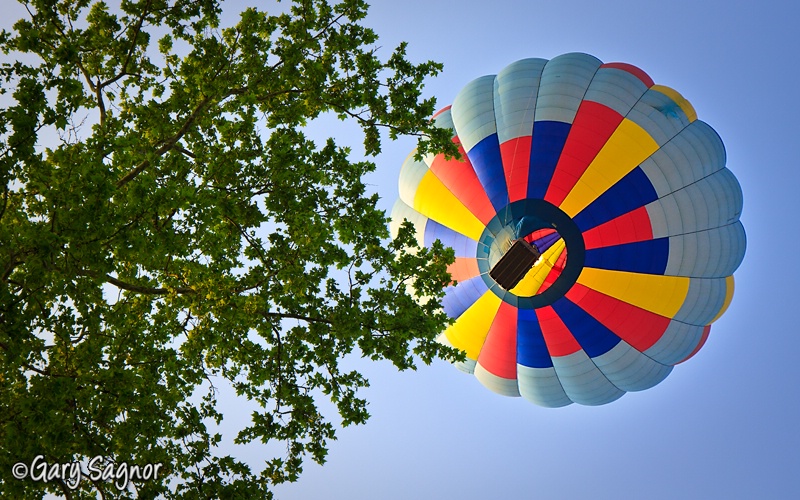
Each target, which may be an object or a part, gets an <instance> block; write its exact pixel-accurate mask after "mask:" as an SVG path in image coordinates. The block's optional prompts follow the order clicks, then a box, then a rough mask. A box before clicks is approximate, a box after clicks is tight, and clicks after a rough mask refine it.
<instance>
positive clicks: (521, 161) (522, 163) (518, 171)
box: [500, 135, 531, 203]
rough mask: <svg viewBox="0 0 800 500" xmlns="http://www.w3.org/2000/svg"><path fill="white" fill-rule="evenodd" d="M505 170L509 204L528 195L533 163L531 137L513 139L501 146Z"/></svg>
mask: <svg viewBox="0 0 800 500" xmlns="http://www.w3.org/2000/svg"><path fill="white" fill-rule="evenodd" d="M500 156H501V157H502V159H503V170H504V171H505V174H506V186H508V198H509V203H510V202H513V201H517V200H522V199H524V198H525V196H526V195H527V194H528V170H529V167H530V161H531V136H529V135H526V136H523V137H518V138H516V139H511V140H508V141H506V142H504V143H503V144H501V145H500Z"/></svg>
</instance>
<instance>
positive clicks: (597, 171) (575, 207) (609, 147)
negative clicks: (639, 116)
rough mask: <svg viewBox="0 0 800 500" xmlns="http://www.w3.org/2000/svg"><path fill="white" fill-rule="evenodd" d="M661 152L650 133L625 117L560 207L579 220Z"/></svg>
mask: <svg viewBox="0 0 800 500" xmlns="http://www.w3.org/2000/svg"><path fill="white" fill-rule="evenodd" d="M657 149H658V143H656V141H655V140H653V138H652V137H650V134H648V133H647V132H646V131H645V130H644V129H643V128H642V127H640V126H639V125H637V124H636V123H634V122H633V121H631V120H629V119H627V118H625V119H624V120H622V123H620V124H619V127H617V129H616V130H615V131H614V133H613V134H612V135H611V137H610V138H609V139H608V142H606V143H605V145H604V146H603V148H602V149H601V150H600V152H599V153H597V156H596V157H595V158H594V160H592V163H591V164H590V165H589V166H588V167H587V168H586V171H585V172H584V173H583V175H582V176H581V178H580V179H579V180H578V182H577V184H575V187H573V188H572V191H570V192H569V194H568V195H567V197H566V198H565V199H564V201H563V202H562V203H561V206H560V207H559V208H561V210H563V211H564V212H566V214H567V215H569V216H570V217H575V216H576V215H578V214H579V213H580V211H581V210H583V209H584V208H586V207H587V206H588V205H589V204H590V203H592V202H593V201H594V200H595V199H597V197H599V196H600V195H601V194H603V193H605V192H606V190H608V188H610V187H611V186H613V185H614V184H616V183H617V182H619V180H620V179H622V178H623V177H625V176H626V175H628V174H629V173H630V172H631V171H632V170H633V169H634V168H636V167H638V166H639V164H641V163H642V162H643V161H644V160H646V159H647V158H648V157H649V156H650V155H651V154H653V153H654V152H655V151H656V150H657Z"/></svg>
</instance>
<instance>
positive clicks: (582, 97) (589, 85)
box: [542, 59, 608, 219]
mask: <svg viewBox="0 0 800 500" xmlns="http://www.w3.org/2000/svg"><path fill="white" fill-rule="evenodd" d="M551 60H552V59H551ZM601 67H603V61H600V64H599V65H598V66H597V68H596V69H595V70H594V73H592V77H591V78H589V83H588V84H587V85H586V88H585V89H583V95H582V96H581V99H580V102H579V103H578V107H577V109H575V115H574V116H573V117H572V121H571V122H570V123H569V132H568V133H567V137H566V138H565V139H564V145H563V146H562V147H561V153H559V155H558V161H556V165H555V167H554V168H553V175H551V176H550V181H549V182H548V183H547V189H545V192H544V195H543V197H542V199H544V200H546V199H547V193H548V191H549V190H550V185H551V184H552V183H553V178H554V177H555V175H556V172H558V164H559V163H561V155H562V154H563V153H564V148H565V147H566V145H567V143H568V142H569V137H570V136H571V135H572V133H573V132H574V131H575V129H574V127H573V126H572V125H574V124H575V118H577V117H578V111H580V109H581V104H583V101H584V100H585V99H586V93H587V92H589V87H591V86H592V82H593V81H594V77H595V76H597V72H598V71H600V68H601ZM543 73H544V72H543ZM606 142H608V140H607V139H606ZM603 144H604V145H605V143H603ZM601 149H602V148H601ZM598 152H599V150H598ZM595 156H597V153H595ZM590 164H591V162H590ZM582 176H583V175H582V174H581V177H582ZM578 180H580V179H578ZM576 184H577V182H576V183H575V184H573V186H572V189H575V185H576ZM570 192H571V191H570ZM568 194H569V193H567V195H568ZM564 199H566V196H565V197H564ZM564 199H562V200H561V203H563V202H564ZM561 203H559V204H558V205H556V206H557V207H558V208H561ZM571 218H573V219H574V217H571Z"/></svg>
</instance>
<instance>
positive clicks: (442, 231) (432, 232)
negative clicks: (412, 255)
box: [425, 219, 478, 257]
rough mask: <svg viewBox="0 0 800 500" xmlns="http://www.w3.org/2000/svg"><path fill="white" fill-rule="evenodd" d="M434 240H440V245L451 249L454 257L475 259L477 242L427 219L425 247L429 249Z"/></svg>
mask: <svg viewBox="0 0 800 500" xmlns="http://www.w3.org/2000/svg"><path fill="white" fill-rule="evenodd" d="M436 240H440V241H441V242H442V244H444V245H445V246H448V247H450V248H452V249H453V251H454V252H455V254H456V257H475V253H476V251H477V246H478V242H477V241H475V240H473V239H472V238H468V237H466V236H464V235H463V234H461V233H457V232H455V231H453V230H452V229H450V228H449V227H447V226H443V225H441V224H439V223H438V222H436V221H435V220H433V219H428V223H427V224H426V225H425V246H426V247H430V246H431V245H432V244H433V242H434V241H436Z"/></svg>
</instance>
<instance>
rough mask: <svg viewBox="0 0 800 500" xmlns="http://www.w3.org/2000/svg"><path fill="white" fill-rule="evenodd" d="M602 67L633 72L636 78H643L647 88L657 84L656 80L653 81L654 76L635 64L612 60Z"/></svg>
mask: <svg viewBox="0 0 800 500" xmlns="http://www.w3.org/2000/svg"><path fill="white" fill-rule="evenodd" d="M600 67H601V68H616V69H621V70H623V71H627V72H628V73H630V74H632V75H633V76H635V77H636V78H638V79H639V80H641V81H642V83H644V84H645V85H647V88H650V87H652V86H653V85H655V82H654V81H653V79H652V78H650V75H648V74H647V73H645V72H644V71H642V70H641V69H640V68H638V67H636V66H634V65H633V64H628V63H620V62H612V63H605V64H603V65H602V66H600Z"/></svg>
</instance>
